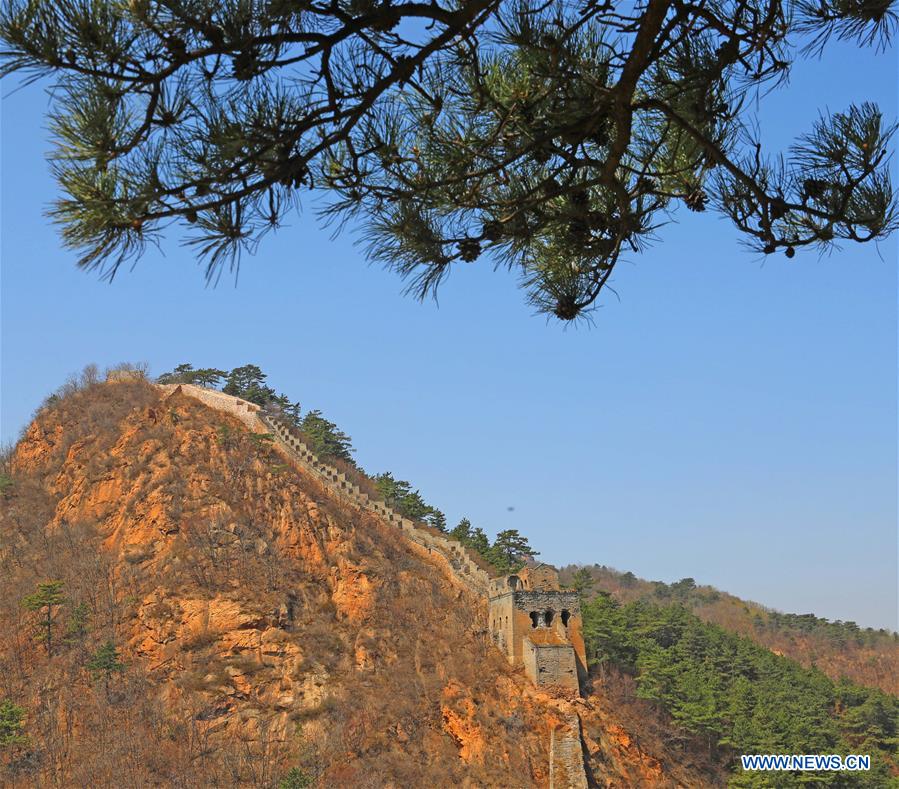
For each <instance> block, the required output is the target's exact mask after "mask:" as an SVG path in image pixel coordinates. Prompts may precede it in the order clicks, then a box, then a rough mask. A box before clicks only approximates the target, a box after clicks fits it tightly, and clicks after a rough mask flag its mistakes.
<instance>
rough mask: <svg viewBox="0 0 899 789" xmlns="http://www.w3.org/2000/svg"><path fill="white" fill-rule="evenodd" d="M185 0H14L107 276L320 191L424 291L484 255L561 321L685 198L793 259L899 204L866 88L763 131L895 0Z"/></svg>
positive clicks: (219, 256)
mask: <svg viewBox="0 0 899 789" xmlns="http://www.w3.org/2000/svg"><path fill="white" fill-rule="evenodd" d="M185 9H187V6H183V5H179V4H175V5H173V4H172V3H168V2H160V1H159V0H139V1H137V0H135V1H134V2H128V3H124V2H119V0H94V2H91V3H89V4H85V3H84V2H82V1H81V0H57V1H56V2H52V3H50V2H26V0H3V2H2V5H0V38H2V39H3V41H4V42H5V46H4V51H3V52H2V53H0V58H2V68H0V76H8V75H10V74H14V73H19V74H21V75H22V76H23V78H24V79H25V80H26V81H28V80H30V79H31V78H32V76H34V75H50V76H51V79H52V84H53V86H54V90H53V92H52V94H51V99H50V106H49V115H50V118H49V122H48V124H47V125H48V126H49V127H50V128H52V129H53V130H54V136H55V144H56V147H55V150H54V151H53V152H52V154H51V155H52V169H53V172H54V174H55V176H56V178H57V181H58V183H59V188H60V193H61V194H60V198H59V200H58V201H57V203H56V206H55V207H54V209H53V216H54V218H55V219H56V220H57V221H58V222H59V223H60V224H61V226H62V228H63V230H62V233H63V240H64V242H65V243H66V244H67V245H68V246H69V247H71V248H73V249H76V250H78V252H79V253H80V258H79V265H81V266H83V267H86V268H98V269H99V270H100V271H101V272H102V273H103V274H104V275H106V276H109V277H111V276H113V275H114V274H115V272H116V271H117V270H118V268H119V267H120V266H121V265H122V264H123V263H124V262H125V261H127V260H129V259H133V258H136V257H139V256H140V255H141V254H142V253H143V252H144V250H145V249H146V248H147V247H148V246H150V245H152V244H153V242H154V241H156V240H157V239H158V238H159V237H160V235H161V233H162V231H163V228H166V227H169V226H170V225H171V224H172V222H173V221H174V220H178V221H180V223H181V226H182V228H183V229H184V237H185V240H186V242H187V243H188V244H189V245H190V246H191V247H192V248H194V249H196V250H197V252H198V254H199V255H201V256H202V257H203V258H204V259H205V261H206V264H207V265H206V276H207V278H208V279H210V280H213V281H214V280H216V279H217V278H218V277H219V276H220V275H221V273H222V271H223V270H225V269H227V268H229V267H230V268H231V269H232V270H234V271H235V272H236V269H237V266H238V262H239V260H240V256H241V253H243V252H251V251H253V250H255V248H256V247H257V245H258V243H259V241H260V239H261V238H262V237H263V236H264V235H265V234H266V233H267V232H269V231H270V230H272V229H273V228H278V227H279V226H281V225H282V224H283V223H284V222H285V220H286V219H287V218H289V216H290V214H291V212H292V211H293V210H295V209H296V208H297V207H298V204H299V203H300V202H301V197H305V196H306V195H307V194H308V193H309V192H311V191H312V190H313V189H314V190H316V191H317V192H320V193H321V194H322V197H323V199H324V200H325V201H326V202H325V210H324V215H325V216H324V219H325V221H328V220H335V219H336V220H337V221H342V220H345V219H353V218H357V217H358V218H359V219H360V220H361V221H362V222H363V223H364V226H365V228H366V231H367V240H368V242H369V247H368V249H369V254H370V257H371V258H372V259H374V260H377V261H381V262H383V263H384V264H385V265H386V266H388V267H389V268H390V269H392V270H394V271H396V272H398V273H399V274H400V275H401V276H403V277H405V278H406V279H407V280H408V282H409V287H410V290H411V291H412V292H414V293H415V294H416V295H418V296H420V297H424V296H426V295H429V294H432V293H434V292H435V290H436V289H437V287H438V286H439V285H440V283H441V282H442V281H444V280H445V278H446V276H447V275H448V273H449V272H450V270H451V268H452V267H453V266H454V265H460V264H464V265H467V264H470V263H473V262H474V261H476V260H478V259H482V258H487V259H488V260H489V262H490V263H492V264H498V265H500V266H505V267H508V268H511V269H514V270H515V271H516V272H517V273H518V274H520V281H521V283H522V287H524V288H525V290H526V292H527V298H528V300H529V301H530V302H531V303H532V304H533V305H534V306H535V307H536V308H537V309H538V310H540V311H542V312H546V313H548V314H551V315H555V316H556V317H558V318H559V319H561V320H573V319H575V318H577V317H578V316H579V315H581V314H582V313H583V311H584V310H586V309H589V308H590V306H591V305H593V304H594V302H595V301H596V299H597V298H598V297H599V295H600V293H601V292H603V289H604V288H605V286H606V284H607V283H608V281H609V279H610V277H611V275H612V272H613V271H614V269H615V267H616V265H617V264H618V261H619V260H620V259H621V257H622V256H623V255H625V256H626V255H632V254H637V253H639V252H641V251H643V250H645V249H646V247H647V246H648V244H649V242H650V241H651V239H652V236H653V233H654V232H656V231H657V229H658V228H659V227H661V226H662V225H664V224H665V223H666V222H667V221H670V220H671V219H672V218H673V216H674V214H675V213H676V209H677V208H678V207H679V206H683V207H685V208H687V209H688V210H690V211H694V212H703V211H706V210H708V209H714V210H715V211H717V212H719V213H720V214H722V215H723V216H724V217H725V218H727V219H728V220H730V222H731V223H732V224H733V226H734V228H735V230H736V232H737V233H738V234H739V235H741V236H742V237H743V238H744V239H745V240H746V241H747V242H748V243H749V244H750V245H751V247H752V248H753V249H755V250H757V251H758V252H760V253H765V254H772V253H774V252H777V251H781V252H783V253H784V254H785V256H786V257H787V258H792V257H793V256H794V255H795V254H796V252H797V250H800V249H803V248H808V249H811V250H819V251H821V250H828V249H830V248H831V247H832V246H833V245H834V244H835V243H836V242H838V241H841V240H845V241H852V242H869V241H877V240H879V239H883V238H885V237H886V236H887V235H888V234H890V233H891V232H892V231H893V230H894V229H895V227H896V224H897V218H896V215H897V214H896V199H895V196H894V194H893V191H892V187H891V184H890V175H889V169H888V168H889V165H888V157H889V151H890V141H891V138H892V135H893V131H894V126H893V125H892V124H890V123H888V122H885V121H884V119H883V117H882V114H881V112H880V110H879V109H878V108H877V107H876V106H875V105H873V104H871V103H867V102H864V101H863V100H862V99H863V98H864V97H863V96H860V101H859V103H856V104H853V105H850V106H849V107H848V108H845V109H842V110H841V111H839V112H829V111H828V112H824V113H822V115H821V117H820V118H819V119H818V120H817V121H816V122H814V123H813V124H812V126H811V128H810V129H809V130H808V131H807V132H806V133H805V134H804V135H802V136H801V137H800V138H799V139H798V140H797V141H795V143H794V144H793V145H792V146H791V147H790V148H789V149H788V150H787V152H786V154H784V155H783V156H782V157H780V156H777V155H772V153H771V152H770V151H769V150H768V146H767V145H763V141H759V140H757V139H756V135H755V134H754V129H755V128H757V126H758V123H757V120H758V111H759V110H758V105H759V104H760V103H762V100H763V99H764V98H765V97H766V96H767V94H768V92H769V91H771V90H774V89H775V88H781V87H783V86H785V85H787V84H788V80H787V79H786V78H785V77H786V76H787V74H788V72H789V67H790V64H791V62H792V61H793V60H794V59H796V58H798V57H800V56H802V54H803V53H804V52H806V51H808V50H809V49H811V50H813V51H820V50H823V49H825V48H826V47H828V46H829V44H830V42H831V40H833V39H835V38H836V39H841V40H842V42H843V45H844V46H845V45H846V44H847V42H848V43H850V44H852V45H855V46H856V47H859V48H862V47H869V46H883V45H885V44H886V43H888V42H889V40H890V37H891V34H892V33H893V32H894V31H895V28H896V20H897V14H896V10H895V8H894V4H893V3H890V2H888V1H887V0H864V1H862V0H859V1H858V2H847V1H846V0H797V2H795V3H792V4H786V3H774V4H771V5H770V7H769V6H765V7H761V6H758V5H757V4H752V3H749V4H747V3H745V2H738V0H722V2H716V3H713V4H707V3H693V4H690V3H687V4H684V3H677V2H673V0H641V2H639V3H637V4H636V5H634V4H622V3H618V2H614V0H612V1H611V2H604V3H598V2H567V1H566V0H560V1H559V2H553V3H547V2H538V1H537V0H522V2H518V0H498V1H491V0H471V2H466V3H463V4H459V3H449V2H443V0H435V2H431V3H389V2H381V3H377V2H367V1H366V0H358V1H356V2H343V1H341V2H334V3H330V4H329V3H324V4H310V3H304V2H266V3H261V2H260V3H248V2H229V3H222V2H217V1H214V0H195V1H194V2H192V3H191V4H190V5H189V11H188V10H185ZM849 53H850V54H851V50H849ZM858 82H859V86H860V88H859V92H860V93H863V89H864V80H858ZM825 98H826V97H822V101H823V100H824V99H825Z"/></svg>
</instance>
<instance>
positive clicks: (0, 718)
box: [0, 699, 28, 748]
mask: <svg viewBox="0 0 899 789" xmlns="http://www.w3.org/2000/svg"><path fill="white" fill-rule="evenodd" d="M24 719H25V709H24V708H23V707H20V706H19V705H18V704H14V703H13V702H12V701H10V700H9V699H3V701H0V748H9V747H11V746H13V745H21V744H23V743H24V742H26V741H27V739H28V738H27V737H26V736H25V734H24V733H23V730H24V722H23V721H24Z"/></svg>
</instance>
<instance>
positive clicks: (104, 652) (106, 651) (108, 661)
mask: <svg viewBox="0 0 899 789" xmlns="http://www.w3.org/2000/svg"><path fill="white" fill-rule="evenodd" d="M85 668H87V670H88V671H90V672H91V674H93V675H94V676H100V677H102V678H103V690H104V693H105V694H106V697H107V698H109V679H110V677H111V676H112V675H113V674H117V673H121V672H122V671H124V670H125V664H124V663H122V662H121V661H120V660H119V655H118V651H117V650H116V648H115V644H114V643H113V642H112V641H106V642H105V643H104V644H103V645H102V646H100V647H99V648H98V649H97V651H96V652H94V654H93V655H91V657H90V660H88V662H87V663H86V664H85Z"/></svg>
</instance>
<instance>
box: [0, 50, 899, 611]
mask: <svg viewBox="0 0 899 789" xmlns="http://www.w3.org/2000/svg"><path fill="white" fill-rule="evenodd" d="M848 63H852V67H847V65H846V64H848ZM3 87H4V99H3V103H2V146H0V148H2V160H0V163H2V226H0V230H2V241H0V244H2V246H0V253H2V278H0V287H2V295H0V299H2V349H0V350H2V365H0V372H2V384H0V394H2V404H0V407H2V411H0V430H2V438H3V440H4V441H12V440H15V438H16V436H17V435H18V433H19V431H20V430H21V429H22V427H23V426H24V425H25V424H26V423H27V421H28V419H29V417H30V415H31V413H32V412H33V410H34V409H35V408H36V407H37V405H38V404H39V403H40V401H41V400H42V399H43V398H44V397H45V396H46V395H47V394H48V393H49V392H51V391H52V390H53V389H55V388H56V387H57V386H58V385H59V384H61V383H62V382H63V380H64V379H65V377H66V376H67V375H68V374H69V373H71V372H75V371H77V370H79V369H81V368H82V367H83V366H84V365H85V364H87V363H90V362H96V363H97V364H99V365H100V366H101V367H102V366H107V365H112V364H115V363H117V362H120V361H124V360H127V361H146V362H148V363H149V364H150V366H151V369H152V371H153V372H154V373H160V372H163V371H165V370H169V369H171V368H172V367H173V366H174V365H176V364H178V363H180V362H183V361H190V362H192V363H194V364H195V365H198V366H216V367H220V368H230V367H233V366H237V365H240V364H245V363H248V362H252V363H255V364H259V365H260V366H261V367H262V368H263V369H264V370H266V371H267V372H268V373H269V381H270V383H271V384H272V385H273V386H275V387H276V388H278V389H280V390H283V391H285V392H287V393H288V394H291V395H292V396H293V397H294V398H295V399H299V400H300V402H301V403H302V405H303V407H304V409H308V408H320V409H322V410H323V411H324V412H325V414H326V415H327V416H328V417H329V418H331V419H332V420H334V421H336V422H337V423H338V424H339V425H340V426H341V427H342V428H343V429H345V430H346V431H347V432H348V433H349V434H350V435H351V436H352V437H353V441H354V444H355V445H356V447H357V450H358V452H357V457H358V460H359V462H360V463H361V464H362V465H363V466H364V467H365V468H366V469H368V470H370V471H375V472H376V471H382V470H391V471H393V472H394V473H395V474H396V475H398V476H400V477H402V478H405V479H410V480H411V481H412V482H413V483H414V484H415V485H416V486H418V487H419V488H420V489H421V491H422V494H423V495H424V496H425V497H426V499H428V500H429V501H431V502H433V503H434V504H436V505H438V506H439V507H441V508H442V509H444V511H445V512H446V513H447V515H448V517H449V519H450V522H451V525H452V524H454V523H455V522H457V521H458V519H459V517H460V516H462V515H467V516H468V517H469V518H471V520H472V521H473V522H474V523H475V525H480V526H483V527H484V528H485V529H486V530H487V531H488V532H490V533H494V532H495V531H497V530H499V529H504V528H517V529H519V530H521V531H522V532H523V533H524V534H526V535H527V536H528V537H529V538H530V540H531V542H532V544H533V545H534V546H535V547H536V548H538V549H539V550H540V551H541V552H542V557H543V558H545V559H546V560H547V561H550V562H553V563H556V564H564V563H569V562H585V563H593V562H596V563H599V564H605V565H609V566H612V567H617V568H619V569H621V570H632V571H633V572H635V573H636V574H637V575H640V576H642V577H646V578H650V579H661V580H665V581H674V580H677V579H679V578H681V577H685V576H692V577H694V578H695V579H696V580H697V582H699V583H710V584H714V585H715V586H717V587H719V588H722V589H725V590H727V591H729V592H732V593H734V594H738V595H740V596H742V597H746V598H750V599H753V600H757V601H759V602H761V603H764V604H766V605H769V606H772V607H774V608H778V609H780V610H784V611H793V612H800V613H804V612H814V613H816V614H818V615H821V616H827V617H830V618H834V619H853V620H855V621H857V622H859V623H861V624H863V625H871V626H876V627H881V626H885V627H891V628H896V627H897V526H896V521H897V464H896V450H897V442H896V435H897V429H896V428H897V425H896V420H897V415H896V412H897V392H896V356H897V344H896V328H897V325H896V292H897V287H896V286H897V275H896V257H897V249H896V241H895V239H891V240H890V241H889V242H887V243H883V244H881V245H880V247H879V248H877V247H874V246H873V245H868V246H865V247H852V246H845V247H844V248H843V250H842V251H840V252H837V253H834V254H833V255H831V256H828V257H824V258H821V259H819V258H818V257H817V255H816V254H815V253H807V252H800V253H799V254H797V256H796V258H794V259H793V260H792V261H788V260H787V259H786V258H784V257H783V256H782V255H777V256H772V257H770V258H767V259H762V258H761V257H760V256H757V255H754V254H752V253H749V252H747V251H746V250H745V249H744V248H743V247H741V246H740V245H739V244H738V243H737V238H736V235H735V233H734V232H733V231H732V230H731V228H730V226H729V225H728V223H727V222H725V221H724V220H722V219H719V218H717V217H715V216H714V215H712V214H706V215H702V216H695V215H692V214H689V212H684V211H682V212H680V214H679V216H678V219H679V220H682V223H681V224H677V225H671V226H668V227H666V228H663V229H662V230H661V231H660V236H661V241H660V243H658V244H657V245H656V246H655V247H654V248H653V249H651V250H650V251H649V252H648V253H646V254H645V255H643V256H642V257H640V258H636V259H634V260H633V261H632V263H630V264H627V265H623V266H621V267H620V270H619V271H618V272H617V274H616V277H615V281H614V286H615V288H616V290H617V291H618V293H619V295H620V300H619V298H616V297H614V296H612V295H607V297H606V298H605V299H604V300H603V306H602V307H601V309H599V310H598V311H597V312H596V314H595V316H594V325H593V327H592V328H584V327H581V328H574V329H572V328H568V329H565V328H564V327H563V326H561V325H559V324H557V323H547V322H546V321H545V320H544V319H543V318H541V317H535V316H534V315H532V314H531V310H530V308H528V307H527V306H526V305H525V304H524V302H523V299H522V294H521V293H520V292H519V291H517V290H516V288H515V279H514V277H513V276H511V275H509V274H506V273H503V272H500V273H495V272H493V271H492V270H491V268H490V267H489V265H486V264H482V265H473V266H470V267H467V268H461V269H458V270H456V271H455V272H454V273H453V274H452V276H451V277H450V279H449V281H448V283H447V285H446V286H445V287H444V289H443V291H442V293H441V296H440V303H439V306H438V305H437V304H435V303H433V302H426V303H424V304H419V303H417V302H415V301H412V300H410V299H409V298H407V297H404V296H403V295H402V293H401V291H402V284H401V283H400V281H399V280H397V279H396V278H395V277H394V276H393V275H391V274H389V273H387V272H384V271H382V270H381V269H379V268H376V267H371V266H368V265H367V264H366V263H365V261H364V260H363V258H362V254H361V252H360V250H359V249H358V248H357V247H356V246H354V244H353V235H352V233H347V234H344V235H342V236H341V237H339V238H338V239H337V240H332V239H331V237H330V234H329V232H327V231H324V230H320V229H318V228H317V224H316V221H315V217H314V214H313V211H312V210H308V209H307V210H306V212H305V213H304V214H303V215H302V216H297V217H296V218H295V219H294V220H293V222H292V223H291V226H290V227H287V228H285V229H284V230H282V231H281V232H280V233H279V234H278V235H277V236H275V237H272V238H269V239H268V240H267V241H266V242H264V243H263V244H262V246H261V247H260V250H259V252H258V254H257V255H256V256H255V257H245V258H244V261H243V267H242V269H241V272H240V280H239V283H238V285H237V286H236V287H234V285H233V282H232V281H231V280H228V279H227V278H223V280H222V282H221V283H220V284H219V286H218V287H217V288H215V289H211V288H207V287H205V285H204V281H203V276H202V268H201V267H200V266H199V265H198V264H197V263H196V262H195V261H194V260H193V259H192V258H191V255H190V253H189V252H188V251H186V250H185V249H183V248H181V247H180V246H179V245H178V244H177V243H176V242H175V241H172V242H170V243H168V244H166V245H165V246H164V250H163V251H164V255H163V254H160V253H157V252H155V251H154V252H151V253H150V254H148V255H147V256H146V257H145V258H144V259H143V260H141V261H140V262H139V264H138V265H137V267H136V269H135V270H134V271H133V272H130V273H129V272H127V271H124V272H122V273H121V274H120V275H119V276H118V277H117V278H116V280H115V281H114V283H112V284H107V283H105V282H101V281H99V280H98V279H97V277H96V276H95V275H92V274H85V273H81V272H79V271H77V270H76V269H75V266H74V256H73V255H72V254H70V253H67V252H65V251H63V250H61V248H60V245H59V241H58V237H57V235H56V231H55V229H53V228H52V227H50V226H49V224H48V223H47V221H46V219H45V218H44V216H43V211H44V209H45V208H46V207H47V205H48V204H49V203H50V201H51V200H52V199H53V197H54V184H53V182H52V180H51V179H50V177H49V175H48V168H47V165H46V163H45V160H44V154H45V153H46V151H47V150H49V143H48V134H47V132H46V121H45V120H44V117H43V115H44V112H45V111H46V109H47V106H48V99H47V95H46V93H44V92H42V91H41V90H40V89H39V88H36V87H32V88H31V89H25V90H21V91H17V92H12V88H13V87H15V86H14V85H12V84H10V83H9V82H7V84H5V85H4V86H3ZM862 99H874V100H876V101H877V102H878V103H879V104H880V106H881V108H882V109H884V111H885V113H886V115H887V117H888V118H895V117H896V58H895V54H894V53H887V54H885V55H880V56H875V55H874V54H873V53H870V54H867V53H866V54H864V55H862V56H860V55H859V54H858V52H857V51H856V50H853V49H852V48H850V47H843V46H837V47H835V48H833V50H832V52H831V54H830V55H829V56H828V57H827V58H826V59H825V60H823V61H820V62H819V61H804V62H800V63H798V64H797V65H796V67H795V68H794V71H793V76H792V82H791V85H790V87H788V88H787V89H786V90H784V91H781V92H779V93H777V94H774V95H772V96H771V97H769V98H768V99H767V100H766V102H765V104H764V105H763V107H764V112H763V115H762V117H761V128H762V131H763V136H764V138H765V139H766V140H767V141H768V142H769V143H771V144H772V145H773V146H775V147H776V146H778V145H781V146H782V145H786V144H788V143H789V141H790V139H791V138H792V137H793V136H794V135H795V134H797V133H799V132H802V131H803V130H805V129H807V128H809V126H810V124H811V123H812V121H813V120H814V119H815V117H816V116H817V114H818V111H819V109H820V108H823V107H829V108H830V109H832V110H840V109H842V108H844V107H845V106H846V105H847V104H848V103H849V102H850V101H851V100H856V101H860V100H862ZM510 508H514V509H510Z"/></svg>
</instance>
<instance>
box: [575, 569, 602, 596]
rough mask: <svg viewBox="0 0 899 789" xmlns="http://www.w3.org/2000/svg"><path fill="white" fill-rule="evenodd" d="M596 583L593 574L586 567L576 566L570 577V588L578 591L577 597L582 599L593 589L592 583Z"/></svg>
mask: <svg viewBox="0 0 899 789" xmlns="http://www.w3.org/2000/svg"><path fill="white" fill-rule="evenodd" d="M594 583H596V582H595V581H594V579H593V574H592V573H591V572H590V571H589V570H588V569H587V568H586V567H578V569H577V570H575V573H574V576H573V577H572V579H571V588H572V589H574V591H575V592H577V593H578V597H580V599H581V600H582V601H583V600H585V599H586V598H587V597H588V596H589V595H590V593H591V592H592V591H593V585H594Z"/></svg>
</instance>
